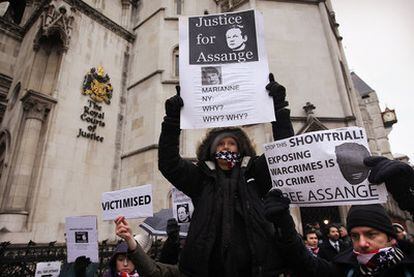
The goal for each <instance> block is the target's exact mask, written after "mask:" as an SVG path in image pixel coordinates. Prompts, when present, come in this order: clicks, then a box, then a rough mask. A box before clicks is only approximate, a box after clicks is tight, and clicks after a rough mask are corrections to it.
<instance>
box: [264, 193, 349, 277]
mask: <svg viewBox="0 0 414 277" xmlns="http://www.w3.org/2000/svg"><path fill="white" fill-rule="evenodd" d="M289 204H290V200H289V198H287V197H284V196H283V194H282V192H281V191H280V190H279V189H273V190H271V191H269V193H268V195H267V196H266V198H265V216H266V219H267V220H268V221H270V222H272V223H273V225H274V226H275V229H276V237H277V242H276V244H275V247H277V248H278V249H279V251H281V253H284V257H285V261H286V262H287V264H288V266H289V267H290V269H291V270H292V271H294V272H295V273H297V274H299V276H310V277H312V276H315V277H316V276H341V274H340V272H339V270H338V268H336V266H335V265H334V264H333V263H331V262H328V261H326V260H324V259H321V258H318V257H314V256H313V255H312V254H311V253H310V252H309V250H308V249H306V247H305V245H304V244H303V241H302V239H301V238H300V236H299V235H298V233H297V232H296V229H295V223H294V221H293V218H292V216H291V215H290V212H289Z"/></svg>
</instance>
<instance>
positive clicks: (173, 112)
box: [165, 86, 184, 119]
mask: <svg viewBox="0 0 414 277" xmlns="http://www.w3.org/2000/svg"><path fill="white" fill-rule="evenodd" d="M175 89H176V91H177V94H176V95H174V96H173V97H171V98H168V99H167V101H165V114H166V115H167V117H169V118H176V119H179V118H180V111H181V108H182V107H183V106H184V102H183V99H182V98H181V96H180V86H176V87H175Z"/></svg>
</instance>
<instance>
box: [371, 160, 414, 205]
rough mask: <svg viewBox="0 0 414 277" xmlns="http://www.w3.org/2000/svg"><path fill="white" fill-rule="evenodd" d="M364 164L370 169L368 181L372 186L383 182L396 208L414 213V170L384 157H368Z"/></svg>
mask: <svg viewBox="0 0 414 277" xmlns="http://www.w3.org/2000/svg"><path fill="white" fill-rule="evenodd" d="M364 164H365V165H366V166H368V167H371V173H370V174H369V177H368V181H370V182H371V183H374V184H380V183H383V182H385V186H386V188H387V190H388V191H389V192H390V193H391V194H392V196H393V197H394V199H395V200H396V201H397V203H398V206H399V207H400V208H401V209H403V210H407V211H414V196H413V194H412V192H411V191H412V189H413V187H414V170H413V169H412V168H411V166H409V165H408V164H406V163H403V162H400V161H396V160H389V159H387V158H385V157H368V158H365V159H364Z"/></svg>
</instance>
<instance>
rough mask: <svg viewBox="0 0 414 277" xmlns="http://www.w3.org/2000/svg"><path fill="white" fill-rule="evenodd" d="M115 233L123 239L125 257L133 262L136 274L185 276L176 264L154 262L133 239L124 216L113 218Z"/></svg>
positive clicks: (168, 276)
mask: <svg viewBox="0 0 414 277" xmlns="http://www.w3.org/2000/svg"><path fill="white" fill-rule="evenodd" d="M115 224H116V227H115V233H116V234H117V235H118V236H119V237H121V238H122V239H124V240H125V243H126V245H127V246H128V249H127V257H128V259H130V260H131V261H132V263H133V264H134V266H135V268H136V270H137V272H138V274H139V275H140V276H145V277H185V275H183V274H181V273H180V271H179V270H178V266H177V265H170V264H163V263H160V262H156V261H155V260H153V259H151V257H150V256H149V255H148V254H147V253H146V252H145V251H144V249H142V247H141V245H140V244H139V243H138V242H137V241H136V240H135V239H134V237H133V236H132V232H131V227H130V226H129V223H128V221H127V220H126V219H125V217H124V216H118V217H117V218H116V219H115Z"/></svg>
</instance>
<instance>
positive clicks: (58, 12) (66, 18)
mask: <svg viewBox="0 0 414 277" xmlns="http://www.w3.org/2000/svg"><path fill="white" fill-rule="evenodd" d="M74 12H75V9H74V8H72V7H70V6H69V5H68V4H67V3H65V2H64V1H62V0H53V1H52V2H51V3H50V4H49V5H46V6H45V7H44V10H43V13H42V15H41V16H40V26H39V30H38V32H37V34H36V38H35V40H34V46H33V48H34V49H35V50H38V49H39V47H40V41H41V39H42V38H46V39H47V38H50V37H52V36H56V35H57V36H58V37H59V39H60V41H61V42H62V50H63V51H66V50H68V48H69V42H70V37H71V32H72V27H73V21H74V19H75V18H74V16H73V14H74Z"/></svg>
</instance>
